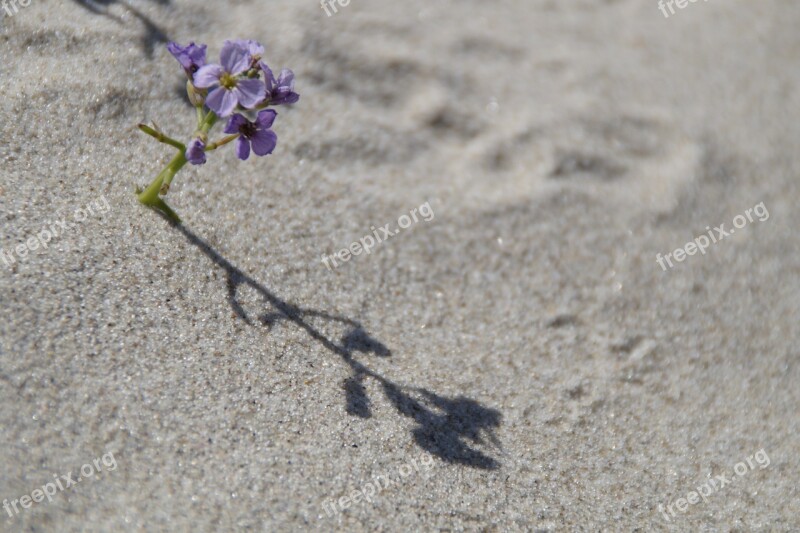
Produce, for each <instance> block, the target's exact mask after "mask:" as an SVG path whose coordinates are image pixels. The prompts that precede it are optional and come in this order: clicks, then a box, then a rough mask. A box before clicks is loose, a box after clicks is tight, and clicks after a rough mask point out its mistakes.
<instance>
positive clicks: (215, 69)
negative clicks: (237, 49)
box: [194, 64, 223, 89]
mask: <svg viewBox="0 0 800 533" xmlns="http://www.w3.org/2000/svg"><path fill="white" fill-rule="evenodd" d="M222 72H223V70H222V67H221V66H219V65H214V64H211V65H205V66H202V67H200V69H199V70H198V71H197V72H195V73H194V86H195V87H198V88H200V89H208V88H209V87H213V86H215V85H219V78H220V76H222Z"/></svg>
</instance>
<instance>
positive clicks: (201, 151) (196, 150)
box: [185, 139, 206, 165]
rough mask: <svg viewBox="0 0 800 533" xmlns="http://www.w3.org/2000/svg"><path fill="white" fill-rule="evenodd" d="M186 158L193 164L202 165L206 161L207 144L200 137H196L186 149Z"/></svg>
mask: <svg viewBox="0 0 800 533" xmlns="http://www.w3.org/2000/svg"><path fill="white" fill-rule="evenodd" d="M185 155H186V159H187V161H189V162H190V163H191V164H193V165H202V164H204V163H205V162H206V145H205V144H204V143H203V141H201V140H200V139H195V140H193V141H192V142H191V144H190V145H189V148H187V149H186V154H185Z"/></svg>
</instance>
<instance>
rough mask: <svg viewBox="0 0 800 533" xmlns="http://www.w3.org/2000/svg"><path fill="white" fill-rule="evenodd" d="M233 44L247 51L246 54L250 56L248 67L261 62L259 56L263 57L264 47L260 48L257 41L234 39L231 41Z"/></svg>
mask: <svg viewBox="0 0 800 533" xmlns="http://www.w3.org/2000/svg"><path fill="white" fill-rule="evenodd" d="M232 42H233V44H235V45H236V46H239V47H241V48H243V49H244V50H247V53H248V54H250V66H251V67H252V66H254V65H255V64H257V63H258V62H259V61H260V60H261V56H263V55H264V47H263V46H261V43H260V42H258V41H253V40H252V39H247V40H244V39H236V40H234V41H232Z"/></svg>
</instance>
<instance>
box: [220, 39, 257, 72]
mask: <svg viewBox="0 0 800 533" xmlns="http://www.w3.org/2000/svg"><path fill="white" fill-rule="evenodd" d="M219 58H220V61H221V63H222V66H223V68H224V69H225V71H226V72H228V73H230V74H233V75H234V76H235V75H237V74H241V73H242V72H244V71H245V70H247V69H248V68H249V67H250V54H248V53H247V48H246V47H245V46H244V45H243V44H242V43H237V42H234V41H225V44H224V45H223V46H222V52H221V53H220V55H219Z"/></svg>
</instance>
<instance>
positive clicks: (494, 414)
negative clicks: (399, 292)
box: [161, 215, 502, 470]
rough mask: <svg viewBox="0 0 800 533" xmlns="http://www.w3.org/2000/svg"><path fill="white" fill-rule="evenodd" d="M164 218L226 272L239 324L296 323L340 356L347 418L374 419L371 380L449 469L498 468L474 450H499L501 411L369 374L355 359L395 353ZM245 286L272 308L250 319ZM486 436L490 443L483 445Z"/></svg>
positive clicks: (424, 445)
mask: <svg viewBox="0 0 800 533" xmlns="http://www.w3.org/2000/svg"><path fill="white" fill-rule="evenodd" d="M161 216H162V218H164V220H166V221H167V222H168V223H169V224H170V226H172V227H173V228H175V229H176V230H177V231H178V232H180V233H181V235H183V236H184V237H185V238H186V240H187V241H189V243H190V244H192V245H194V246H196V247H197V248H198V249H199V250H200V251H202V252H203V254H205V255H206V257H208V258H209V259H210V260H211V261H212V262H213V263H214V264H216V265H217V266H218V267H220V268H221V269H223V270H224V271H225V275H226V286H227V299H228V303H229V305H230V306H231V309H232V310H233V312H234V313H235V314H236V316H237V317H238V318H239V319H241V320H242V321H244V322H245V323H246V324H248V325H249V326H252V327H266V328H267V330H268V331H269V330H270V329H271V328H272V327H273V326H274V325H275V324H277V323H280V322H286V323H289V324H292V325H294V326H296V327H298V328H300V329H301V330H303V331H305V332H306V333H307V334H308V335H309V336H310V337H311V338H312V339H314V340H315V341H317V342H319V343H320V344H321V345H322V346H323V347H324V348H325V349H326V350H328V351H330V352H331V353H333V354H335V355H338V356H339V358H340V359H341V361H342V362H343V363H344V364H345V365H347V367H348V369H349V371H350V376H349V377H348V378H346V379H345V380H344V382H343V388H344V392H345V402H346V410H347V413H348V414H350V415H351V416H355V417H359V418H364V419H367V418H370V417H371V416H372V409H371V406H370V403H371V402H370V400H369V397H368V396H367V392H366V388H365V387H364V382H365V381H366V380H368V379H372V380H374V381H375V382H377V383H378V384H379V385H380V386H381V388H382V390H383V392H384V394H385V396H386V398H387V399H388V400H389V402H390V403H391V404H392V405H393V406H394V408H395V409H396V410H397V412H398V413H399V414H401V415H403V416H404V417H408V418H411V419H413V420H414V422H416V424H417V427H416V428H414V430H413V431H412V436H413V438H414V441H415V443H416V444H417V445H418V446H419V447H421V448H422V449H424V450H426V451H427V452H428V453H430V454H432V455H435V456H437V457H439V458H440V459H442V460H444V461H446V462H448V463H451V464H460V465H465V466H469V467H473V468H479V469H485V470H495V469H497V468H499V467H500V463H499V462H498V461H497V460H495V459H494V458H492V457H490V456H489V455H487V454H485V453H484V452H482V451H480V450H478V449H477V448H475V447H474V445H481V446H485V445H487V444H491V445H492V446H493V447H494V448H497V449H500V448H501V446H500V443H499V441H498V439H497V437H496V436H495V435H494V429H495V428H497V427H499V426H500V423H501V420H502V414H501V413H500V411H498V410H496V409H492V408H489V407H484V406H483V405H481V404H480V403H478V402H477V401H475V400H472V399H470V398H466V397H463V396H459V397H457V398H447V397H444V396H440V395H438V394H436V393H434V392H431V391H429V390H427V389H424V388H419V387H407V386H402V385H399V384H397V383H394V382H392V381H391V380H389V379H388V378H386V377H384V376H382V375H380V374H378V373H377V372H375V371H373V370H370V369H369V368H368V367H366V366H364V365H363V364H362V363H360V362H359V361H357V360H356V358H355V355H356V354H358V353H365V354H372V355H374V356H377V357H390V356H391V351H390V350H389V348H387V347H386V346H385V345H384V344H383V343H381V342H380V341H379V340H377V339H375V338H373V337H371V336H370V335H369V334H368V333H367V331H366V330H365V329H364V328H363V326H362V325H361V324H360V323H359V322H357V321H355V320H352V319H350V318H347V317H344V316H339V315H333V314H330V313H327V312H325V311H319V310H315V309H308V308H303V307H300V306H297V305H294V304H292V303H289V302H287V301H285V300H283V299H282V298H280V297H278V296H277V295H276V294H274V293H273V292H272V291H270V290H269V289H267V288H266V287H264V286H263V285H262V284H260V283H259V282H258V281H256V280H255V279H253V278H252V277H251V276H249V275H247V274H245V273H244V272H242V271H241V270H240V269H238V268H237V267H236V266H234V265H233V264H232V263H231V262H230V261H228V260H227V259H225V258H224V257H223V256H222V255H220V254H219V253H218V252H217V251H216V250H215V249H214V248H212V247H211V245H209V244H208V243H207V242H206V241H204V240H203V239H201V238H200V237H198V236H197V235H195V234H194V233H192V232H191V231H190V230H189V229H188V228H187V227H186V226H184V225H183V224H178V223H176V222H174V221H172V220H170V219H169V218H168V217H166V216H164V215H161ZM245 286H246V287H250V288H251V289H253V290H255V291H256V292H257V293H258V294H259V295H260V296H261V297H262V298H263V300H264V302H265V303H266V304H268V308H267V309H265V310H264V312H263V313H260V314H259V315H258V316H251V314H248V313H247V312H246V311H245V309H244V306H243V305H242V304H241V302H240V301H239V299H238V297H237V292H238V291H239V289H240V288H242V287H245ZM319 321H322V322H323V323H326V324H334V325H338V326H340V327H344V328H345V331H346V333H345V334H344V335H342V337H341V338H340V339H338V340H334V339H333V338H332V336H331V335H329V334H325V333H324V332H323V331H321V329H320V328H318V327H316V326H315V325H314V324H313V323H312V322H319ZM484 434H485V435H486V437H487V440H488V443H487V440H484Z"/></svg>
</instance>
